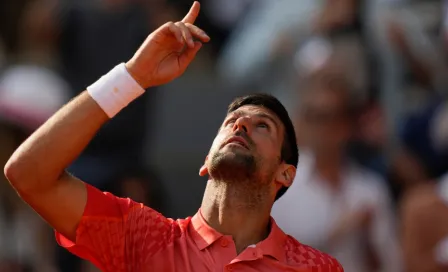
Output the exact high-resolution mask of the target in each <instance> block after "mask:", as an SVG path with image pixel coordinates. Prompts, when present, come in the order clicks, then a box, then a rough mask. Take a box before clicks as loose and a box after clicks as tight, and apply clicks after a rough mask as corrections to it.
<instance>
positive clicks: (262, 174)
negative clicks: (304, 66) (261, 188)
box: [200, 105, 295, 188]
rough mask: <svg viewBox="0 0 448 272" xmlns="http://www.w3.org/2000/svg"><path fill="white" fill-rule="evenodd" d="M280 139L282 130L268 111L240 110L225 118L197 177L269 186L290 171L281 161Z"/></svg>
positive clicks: (254, 108)
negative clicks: (204, 176) (199, 175)
mask: <svg viewBox="0 0 448 272" xmlns="http://www.w3.org/2000/svg"><path fill="white" fill-rule="evenodd" d="M283 136H284V126H283V124H282V122H281V121H280V120H279V119H278V117H277V116H276V115H275V114H274V113H272V112H271V111H270V110H268V109H266V108H263V107H260V106H252V105H246V106H242V107H240V108H239V109H237V110H236V111H234V112H232V113H230V114H228V115H227V117H226V118H225V120H224V122H223V124H222V125H221V127H220V129H219V132H218V135H217V136H216V138H215V140H214V141H213V144H212V147H211V149H210V152H209V154H208V156H207V159H206V162H205V164H204V166H203V167H202V168H201V173H200V174H201V175H205V174H207V173H208V174H209V175H210V177H211V178H212V179H215V180H221V181H226V182H241V181H251V182H252V181H257V182H258V183H263V184H271V183H272V181H273V180H279V179H278V178H277V177H276V175H277V174H278V173H280V172H283V171H285V170H286V169H287V168H289V167H290V165H287V164H286V163H284V162H282V160H281V148H282V144H283ZM293 168H294V167H293ZM294 173H295V172H294ZM290 175H292V176H293V174H290ZM280 180H281V178H280ZM281 185H282V184H280V185H279V186H274V187H278V188H279V187H281ZM287 186H289V184H287Z"/></svg>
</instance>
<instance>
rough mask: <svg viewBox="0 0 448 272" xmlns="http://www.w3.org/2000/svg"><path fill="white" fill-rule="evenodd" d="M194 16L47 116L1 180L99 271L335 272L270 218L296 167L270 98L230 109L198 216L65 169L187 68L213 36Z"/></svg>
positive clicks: (277, 106)
mask: <svg viewBox="0 0 448 272" xmlns="http://www.w3.org/2000/svg"><path fill="white" fill-rule="evenodd" d="M199 9H200V6H199V3H198V2H195V3H194V4H193V6H192V8H191V9H190V11H189V13H188V14H187V15H186V17H185V18H184V19H183V20H182V21H179V22H175V23H172V22H170V23H166V24H164V25H163V26H161V27H160V28H158V29H157V30H155V31H154V32H153V33H151V34H150V35H149V36H148V38H147V39H146V41H145V42H144V43H143V45H142V46H141V48H140V49H139V50H138V51H137V52H136V54H135V55H134V56H133V58H132V59H131V60H129V61H128V62H127V63H122V64H119V65H117V66H116V67H115V68H113V69H112V70H111V71H110V72H109V73H108V74H106V75H105V76H103V77H102V78H100V79H99V80H98V81H97V82H95V83H94V84H92V85H91V86H89V87H88V88H87V90H86V91H85V92H83V93H82V94H80V95H79V96H78V97H77V98H75V99H74V100H72V101H71V102H70V103H68V104H67V105H65V106H64V107H63V108H62V109H60V110H59V111H58V112H57V113H56V114H55V115H53V116H52V117H51V118H50V119H49V120H48V121H47V122H46V123H45V124H44V125H43V126H41V127H40V128H39V129H38V130H37V131H36V132H35V133H34V134H33V135H32V136H31V137H29V138H28V139H27V140H26V141H25V142H24V143H23V144H22V145H21V146H20V147H19V148H18V149H17V151H16V152H15V153H14V154H13V155H12V157H11V158H10V160H9V161H8V163H7V164H6V166H5V174H6V176H7V178H8V179H9V181H10V182H11V184H12V185H13V186H14V188H15V189H16V190H17V192H18V193H19V194H20V196H21V197H22V198H23V199H24V200H25V201H26V202H27V203H28V204H29V205H31V206H32V207H33V208H34V210H35V211H36V212H37V213H39V214H40V215H41V216H42V217H43V218H44V219H45V220H46V221H47V222H48V223H49V224H50V225H51V226H52V227H54V228H55V229H56V238H57V241H58V242H59V244H60V245H61V246H63V247H65V248H67V249H68V250H69V251H70V252H72V253H73V254H76V255H78V256H79V257H81V258H84V259H87V260H89V261H91V262H92V263H94V264H95V265H96V266H98V267H99V268H100V269H101V270H103V271H113V272H120V271H129V272H139V271H157V272H169V271H191V272H202V271H266V272H267V271H269V272H274V271H310V272H311V271H313V272H317V271H319V272H342V271H343V269H342V267H341V265H340V264H339V263H338V262H337V261H336V260H335V259H334V258H332V257H330V256H328V255H326V254H324V253H321V252H319V251H317V250H315V249H313V248H311V247H309V246H306V245H303V244H301V243H300V242H298V241H296V240H295V239H294V238H292V237H290V236H288V235H286V234H285V233H284V232H283V231H282V230H281V229H280V228H279V227H278V226H277V225H276V223H275V221H274V220H273V219H272V218H271V217H270V212H271V208H272V205H273V203H274V201H275V200H276V199H277V198H278V197H280V196H281V195H282V194H283V193H284V192H285V191H286V188H287V187H288V186H290V185H291V182H292V181H293V179H294V176H295V174H296V173H295V172H296V165H297V163H298V150H297V145H296V140H295V133H294V128H293V126H292V123H291V120H290V118H289V116H288V113H287V111H286V110H285V108H284V107H283V106H282V104H281V103H280V102H279V101H278V100H277V99H275V98H274V97H272V96H269V95H261V94H256V95H250V96H245V97H241V98H237V99H236V100H234V101H233V102H232V103H231V104H230V106H229V109H228V114H227V116H226V117H225V120H224V122H223V124H222V126H221V127H220V128H219V131H218V134H217V136H216V138H215V140H214V142H213V144H212V147H211V149H210V152H209V154H208V156H207V157H206V159H205V162H204V165H203V166H202V167H201V169H200V170H199V174H200V175H201V176H205V175H208V177H209V180H208V183H207V187H206V190H205V194H204V199H203V202H202V205H201V207H200V209H199V211H198V212H197V213H196V214H195V215H194V216H193V217H189V218H186V219H179V220H173V219H168V218H166V217H164V216H163V215H161V214H160V213H158V212H156V211H154V210H153V209H151V208H149V207H146V206H144V205H142V204H139V203H136V202H134V201H132V200H130V199H122V198H118V197H116V196H114V195H111V194H109V193H103V192H101V191H99V190H97V189H96V188H94V187H92V186H90V185H88V184H86V183H84V182H82V181H80V180H79V179H77V178H76V177H73V176H71V175H70V174H68V173H66V172H65V170H64V169H65V168H66V167H67V166H68V165H70V163H71V162H72V161H73V160H74V159H75V158H76V157H77V156H78V155H79V154H80V153H81V152H82V150H83V149H84V148H85V147H86V145H87V144H88V143H89V141H90V140H91V139H92V138H93V137H94V135H95V133H96V132H97V131H98V129H99V128H100V127H101V126H102V125H103V124H105V123H106V122H107V121H108V120H109V119H110V118H112V117H114V116H115V115H116V114H117V113H118V112H119V111H120V110H121V109H123V108H124V107H125V106H126V105H128V104H129V103H130V102H132V101H133V100H134V99H136V98H137V97H138V96H140V95H141V94H143V93H144V89H146V88H149V87H152V86H156V85H161V84H164V83H167V82H169V81H171V80H173V79H175V78H177V77H179V76H180V75H181V74H182V73H183V72H184V71H185V69H186V68H187V66H188V65H189V64H190V62H191V61H192V60H193V59H194V57H195V55H196V53H197V52H198V51H199V49H200V48H201V46H202V43H206V42H208V41H209V39H210V38H209V37H208V36H207V34H205V33H204V32H203V31H202V30H201V29H199V28H198V27H196V26H195V25H194V22H195V19H196V17H197V16H198V13H199ZM117 42H125V41H117ZM303 223H304V224H306V222H303Z"/></svg>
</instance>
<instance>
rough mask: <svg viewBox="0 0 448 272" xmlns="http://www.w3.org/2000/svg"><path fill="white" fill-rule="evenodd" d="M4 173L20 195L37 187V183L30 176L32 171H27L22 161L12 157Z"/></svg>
mask: <svg viewBox="0 0 448 272" xmlns="http://www.w3.org/2000/svg"><path fill="white" fill-rule="evenodd" d="M3 172H4V174H5V177H6V178H7V179H8V181H9V183H10V184H11V186H12V187H13V188H14V189H15V190H16V191H17V192H18V193H19V194H24V193H26V192H29V191H30V190H32V189H33V187H36V182H35V181H33V179H32V178H31V176H30V174H31V173H30V171H29V170H27V169H26V167H25V166H24V164H23V162H21V160H20V159H17V158H14V155H13V157H11V158H10V159H9V160H8V162H7V163H6V165H5V167H4V169H3Z"/></svg>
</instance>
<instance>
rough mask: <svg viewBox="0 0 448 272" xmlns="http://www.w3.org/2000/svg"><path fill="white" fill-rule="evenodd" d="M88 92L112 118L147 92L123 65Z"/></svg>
mask: <svg viewBox="0 0 448 272" xmlns="http://www.w3.org/2000/svg"><path fill="white" fill-rule="evenodd" d="M87 92H88V93H89V94H90V96H91V97H92V98H93V100H95V101H96V102H97V103H98V105H99V106H100V107H101V109H103V111H104V112H105V113H106V114H107V116H109V118H112V117H114V116H115V115H116V114H117V113H119V112H120V111H121V110H122V109H123V108H125V107H126V106H127V105H129V103H131V102H132V101H134V100H135V99H136V98H137V97H139V96H140V95H142V94H143V93H144V92H145V90H144V89H143V88H142V87H141V86H140V85H139V84H138V83H137V82H136V81H135V80H134V78H133V77H132V76H131V75H130V74H129V72H128V70H127V69H126V66H125V64H124V63H121V64H119V65H117V66H115V67H114V68H113V69H112V70H111V71H110V72H109V73H107V74H106V75H104V76H102V77H101V78H100V79H98V80H97V81H96V82H95V83H93V84H92V85H90V86H89V87H87Z"/></svg>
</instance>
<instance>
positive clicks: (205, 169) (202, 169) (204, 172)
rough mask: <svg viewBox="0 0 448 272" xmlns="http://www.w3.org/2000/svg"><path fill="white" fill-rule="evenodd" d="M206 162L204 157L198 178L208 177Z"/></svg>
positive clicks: (206, 158)
mask: <svg viewBox="0 0 448 272" xmlns="http://www.w3.org/2000/svg"><path fill="white" fill-rule="evenodd" d="M207 161H208V155H207V156H206V157H205V161H204V165H202V167H201V169H199V176H201V177H203V176H205V175H208V168H207Z"/></svg>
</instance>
